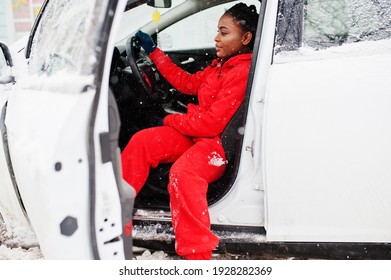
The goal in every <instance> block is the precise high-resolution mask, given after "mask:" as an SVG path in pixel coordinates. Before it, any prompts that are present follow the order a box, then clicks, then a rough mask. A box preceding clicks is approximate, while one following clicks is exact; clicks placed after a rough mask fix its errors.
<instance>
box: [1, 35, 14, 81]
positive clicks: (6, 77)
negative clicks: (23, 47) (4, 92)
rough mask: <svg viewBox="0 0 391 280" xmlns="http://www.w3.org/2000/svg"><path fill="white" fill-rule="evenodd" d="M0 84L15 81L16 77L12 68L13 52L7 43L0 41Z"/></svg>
mask: <svg viewBox="0 0 391 280" xmlns="http://www.w3.org/2000/svg"><path fill="white" fill-rule="evenodd" d="M0 49H1V53H0V84H2V85H5V84H9V83H14V82H15V78H14V76H13V75H12V71H11V68H12V66H13V63H12V58H11V53H10V51H9V49H8V47H7V45H6V44H4V43H2V42H0Z"/></svg>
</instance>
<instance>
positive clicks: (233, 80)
mask: <svg viewBox="0 0 391 280" xmlns="http://www.w3.org/2000/svg"><path fill="white" fill-rule="evenodd" d="M251 56H252V55H251V54H239V55H236V56H234V57H232V58H230V59H228V60H226V61H222V60H221V59H215V60H214V61H213V62H212V64H211V65H210V66H208V67H207V68H205V69H204V70H203V71H199V72H197V73H195V74H189V73H188V72H186V71H184V70H183V69H181V68H180V67H178V66H177V65H176V64H174V63H173V62H172V61H171V60H170V58H169V57H168V56H166V55H165V54H164V53H163V51H162V50H160V49H156V50H155V51H153V52H152V53H151V54H150V56H149V57H150V58H151V59H152V61H153V62H154V63H155V65H156V67H157V68H158V70H159V72H160V73H161V74H162V75H163V76H164V78H165V79H166V80H167V81H168V82H169V83H170V84H171V85H172V86H173V87H175V88H176V89H177V90H179V91H180V92H182V93H184V94H189V95H197V96H198V101H199V105H194V104H189V105H188V108H187V113H186V114H172V115H168V116H167V117H165V119H164V121H163V123H164V125H167V126H171V127H173V128H175V129H176V130H178V131H179V132H180V133H182V134H183V135H187V136H190V137H194V138H215V137H216V136H217V137H218V139H219V138H220V134H221V133H222V132H223V130H224V128H225V127H226V126H227V124H228V122H229V121H230V119H231V118H232V116H233V115H234V114H235V112H236V111H237V109H238V108H239V106H240V104H241V103H242V102H243V99H244V95H245V91H246V85H247V78H248V73H249V70H250V62H251Z"/></svg>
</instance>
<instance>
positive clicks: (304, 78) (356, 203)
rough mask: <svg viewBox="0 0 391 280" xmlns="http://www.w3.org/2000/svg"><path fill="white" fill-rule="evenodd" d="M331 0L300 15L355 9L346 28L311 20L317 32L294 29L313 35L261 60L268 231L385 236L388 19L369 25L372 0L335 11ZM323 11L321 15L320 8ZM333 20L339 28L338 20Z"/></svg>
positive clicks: (389, 151) (389, 162) (292, 235)
mask: <svg viewBox="0 0 391 280" xmlns="http://www.w3.org/2000/svg"><path fill="white" fill-rule="evenodd" d="M298 2H300V1H297V3H298ZM338 3H339V2H335V3H334V5H336V6H335V7H333V9H324V10H322V9H321V7H322V5H321V3H315V2H313V3H312V4H311V5H314V6H311V7H308V6H307V7H306V9H305V10H306V12H307V17H308V18H311V12H314V14H316V15H317V18H318V19H319V18H321V19H322V20H327V19H330V20H331V19H333V17H332V16H331V15H334V16H335V18H337V19H338V20H341V21H342V22H344V21H343V20H346V19H347V18H349V17H348V16H346V15H345V14H344V13H345V12H349V13H351V14H354V15H355V16H357V15H356V14H355V13H360V17H357V18H360V20H358V21H357V22H356V23H355V24H354V25H353V26H352V27H350V32H351V33H352V34H350V33H346V34H344V36H343V37H338V36H334V37H333V36H332V35H333V34H329V32H331V31H333V30H332V29H328V28H323V29H322V28H321V27H325V23H322V25H320V26H317V28H318V29H316V30H317V31H318V32H319V34H318V33H316V32H314V31H312V32H311V33H309V34H307V33H305V32H304V31H303V34H304V35H303V41H305V40H306V39H307V38H309V39H308V42H307V43H308V44H319V42H320V43H322V44H320V45H315V47H313V48H309V47H308V46H306V47H305V48H302V49H298V50H294V51H292V52H285V53H284V52H282V53H277V54H276V55H275V57H274V63H273V65H272V66H271V69H270V77H269V80H268V86H267V95H266V101H265V104H266V105H265V112H266V113H265V126H264V155H265V157H264V164H265V167H264V170H265V182H266V183H265V184H266V193H267V205H268V209H267V211H268V227H267V237H268V240H270V241H302V242H389V240H390V239H391V222H390V221H389V219H384V218H385V216H384V215H386V213H389V212H390V209H389V208H390V207H389V205H390V204H391V190H390V188H389V182H391V175H390V172H389V170H390V168H391V146H390V145H389V143H390V141H391V134H390V122H389V120H390V119H391V112H390V110H389V108H390V106H391V94H390V90H389V89H390V88H391V82H390V79H389V77H390V75H391V68H390V67H389V65H390V63H391V55H390V52H389V50H390V49H391V41H390V39H389V34H390V33H387V32H384V30H387V28H388V30H389V27H387V26H386V25H385V26H384V27H385V28H383V27H382V26H381V23H386V24H388V23H389V20H388V19H386V18H384V21H381V20H380V19H379V21H378V23H377V24H375V25H374V27H373V26H370V25H369V22H370V21H366V17H368V16H370V17H376V16H378V17H381V16H382V14H378V13H377V12H376V10H377V8H379V7H377V6H376V5H378V4H376V3H374V2H373V3H372V2H371V3H369V2H367V1H357V3H355V4H354V5H352V6H349V5H346V6H344V11H342V13H340V11H339V10H338V9H337V6H338V5H339V4H338ZM301 4H303V2H301ZM356 5H357V6H356ZM368 5H369V6H370V7H368ZM334 8H335V9H334ZM363 8H364V9H363ZM369 8H370V9H369ZM300 10H301V11H302V9H300ZM322 12H323V13H326V15H327V16H322V17H319V14H320V13H322ZM333 12H334V14H333ZM371 12H372V13H373V15H371ZM329 13H331V15H330V14H329ZM351 14H350V15H351ZM341 15H342V17H341ZM312 16H313V14H312ZM281 18H283V17H281ZM388 18H389V17H388ZM311 19H314V18H311ZM310 24H312V22H305V23H304V24H302V23H300V25H299V27H300V28H301V27H303V26H304V27H305V28H306V29H307V30H308V29H309V28H310V27H311V25H310ZM349 24H350V22H345V25H344V28H345V29H348V28H349ZM360 25H362V26H365V28H364V29H363V30H367V29H371V28H373V31H372V32H371V33H370V34H368V33H367V32H366V31H365V32H364V34H365V35H366V36H368V38H365V40H363V41H362V42H360V41H357V40H356V38H358V37H359V36H358V35H357V32H358V31H359V30H360V29H358V27H359V26H360ZM379 26H381V27H380V28H379ZM333 27H334V28H335V30H334V31H335V32H336V33H337V35H338V34H339V33H338V32H340V29H339V26H333ZM376 28H378V30H376ZM330 30H331V31H330ZM334 35H335V34H334ZM372 35H373V38H371V37H370V36H372ZM387 36H388V38H387ZM350 37H351V38H350ZM329 38H332V39H329ZM362 38H364V36H362ZM315 39H318V40H315ZM335 39H338V40H345V41H348V42H346V43H345V44H342V43H340V42H335ZM349 39H351V41H349ZM380 39H384V40H380ZM327 40H329V41H327ZM366 40H367V41H366ZM293 45H295V44H292V45H290V46H293ZM279 47H280V46H279ZM282 47H284V46H282ZM385 50H386V51H385Z"/></svg>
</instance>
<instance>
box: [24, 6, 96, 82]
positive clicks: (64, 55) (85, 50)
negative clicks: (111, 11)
mask: <svg viewBox="0 0 391 280" xmlns="http://www.w3.org/2000/svg"><path fill="white" fill-rule="evenodd" d="M95 4H96V3H95V1H79V0H52V1H50V2H49V3H48V6H47V7H46V8H45V11H44V14H43V16H42V19H41V21H40V23H39V25H38V28H37V31H36V32H35V34H34V38H33V43H32V46H31V55H30V62H29V70H30V71H31V72H32V73H33V74H37V75H41V74H43V73H45V74H47V75H52V74H54V73H57V72H58V71H65V72H71V73H84V74H88V73H89V72H90V71H91V69H89V68H88V67H87V68H85V66H86V65H91V63H88V62H91V61H89V60H91V59H92V58H91V57H89V55H88V54H89V53H92V52H91V51H90V49H91V48H92V47H93V45H94V44H95V41H94V39H95V38H89V30H90V28H91V25H92V24H93V23H94V21H93V12H94V9H95Z"/></svg>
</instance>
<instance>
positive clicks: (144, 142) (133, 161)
mask: <svg viewBox="0 0 391 280" xmlns="http://www.w3.org/2000/svg"><path fill="white" fill-rule="evenodd" d="M192 145H194V143H193V141H192V140H191V139H190V138H189V137H186V136H183V135H182V134H180V133H179V132H178V131H177V130H175V129H173V128H172V127H169V126H158V127H153V128H148V129H144V130H141V131H139V132H137V133H136V134H135V135H134V136H133V137H132V138H131V139H130V141H129V143H128V144H127V145H126V147H125V149H124V150H123V152H122V154H121V160H122V174H123V178H124V180H125V181H126V182H127V183H129V184H130V185H131V186H132V187H133V188H134V189H135V190H136V193H139V191H140V190H141V188H142V187H143V185H144V184H145V182H146V180H147V178H148V174H149V169H150V168H151V167H156V166H158V164H159V163H168V162H174V161H175V160H176V159H178V158H179V157H180V156H181V155H182V154H183V153H184V152H185V151H186V150H187V149H189V148H190V147H191V146H192Z"/></svg>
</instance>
